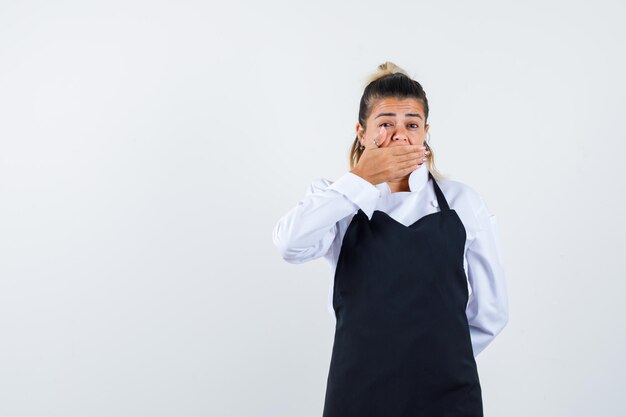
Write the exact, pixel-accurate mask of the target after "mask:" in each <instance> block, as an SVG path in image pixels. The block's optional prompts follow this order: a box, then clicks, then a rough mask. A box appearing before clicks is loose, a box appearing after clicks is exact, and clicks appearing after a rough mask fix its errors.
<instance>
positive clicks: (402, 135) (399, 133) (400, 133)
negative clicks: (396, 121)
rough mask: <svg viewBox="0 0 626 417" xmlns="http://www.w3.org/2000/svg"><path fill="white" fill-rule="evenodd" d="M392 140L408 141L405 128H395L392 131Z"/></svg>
mask: <svg viewBox="0 0 626 417" xmlns="http://www.w3.org/2000/svg"><path fill="white" fill-rule="evenodd" d="M392 140H393V141H394V142H408V140H409V137H408V135H407V134H406V130H403V129H402V128H399V129H397V130H396V131H395V132H394V135H393V139H392Z"/></svg>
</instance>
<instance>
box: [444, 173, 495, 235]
mask: <svg viewBox="0 0 626 417" xmlns="http://www.w3.org/2000/svg"><path fill="white" fill-rule="evenodd" d="M437 184H439V188H441V192H442V193H443V194H444V196H445V197H446V200H447V201H448V205H449V206H450V208H451V209H454V210H455V211H456V212H457V214H458V215H459V217H460V218H461V221H462V222H463V224H464V225H465V227H466V229H467V232H468V238H470V239H471V238H472V236H474V235H475V234H476V233H478V232H479V231H480V230H482V229H483V228H484V227H485V224H486V222H487V221H488V219H489V217H491V216H492V214H491V213H490V211H489V209H488V207H487V204H486V202H485V199H484V198H483V195H482V194H481V193H480V192H479V191H478V190H476V189H475V188H474V187H472V186H470V185H468V184H466V183H464V182H462V181H457V180H452V179H440V180H437Z"/></svg>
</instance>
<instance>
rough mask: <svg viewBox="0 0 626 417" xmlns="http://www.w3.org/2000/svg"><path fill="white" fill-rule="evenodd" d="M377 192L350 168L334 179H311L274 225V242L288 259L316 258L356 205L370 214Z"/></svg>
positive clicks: (325, 248)
mask: <svg viewBox="0 0 626 417" xmlns="http://www.w3.org/2000/svg"><path fill="white" fill-rule="evenodd" d="M379 196H380V191H379V189H378V188H377V187H376V186H374V185H373V184H371V183H370V182H368V181H367V180H365V179H363V178H361V177H360V176H358V175H356V174H353V173H352V172H346V173H345V174H344V175H342V176H341V177H339V178H338V179H337V180H336V181H334V182H331V181H329V180H325V179H318V180H314V181H313V182H312V183H311V185H310V186H309V189H308V190H307V192H306V194H305V196H304V197H303V198H302V199H300V201H298V204H297V205H296V206H295V207H293V208H292V209H291V210H289V211H288V212H287V213H286V214H285V215H284V216H282V217H281V218H280V219H279V221H278V223H277V224H276V226H275V227H274V230H273V233H272V238H273V241H274V245H276V247H277V248H278V249H279V251H280V254H281V256H282V257H283V259H284V260H286V261H287V262H290V263H302V262H306V261H310V260H313V259H316V258H319V257H321V256H323V255H324V254H325V253H326V252H327V251H328V249H329V248H330V246H331V244H332V242H333V240H334V238H335V235H336V234H337V230H338V227H337V222H339V221H340V220H341V219H343V218H344V217H346V216H348V215H350V214H353V213H354V212H355V211H356V210H358V209H359V208H360V209H361V210H363V212H365V214H366V215H367V216H368V217H370V218H371V216H372V213H373V211H374V209H375V207H376V204H377V202H378V198H379Z"/></svg>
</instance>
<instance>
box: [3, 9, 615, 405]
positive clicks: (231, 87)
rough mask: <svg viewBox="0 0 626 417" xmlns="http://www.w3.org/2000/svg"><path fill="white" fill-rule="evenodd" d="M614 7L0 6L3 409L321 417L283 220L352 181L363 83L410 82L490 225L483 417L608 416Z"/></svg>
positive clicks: (453, 171) (302, 294) (320, 271)
mask: <svg viewBox="0 0 626 417" xmlns="http://www.w3.org/2000/svg"><path fill="white" fill-rule="evenodd" d="M624 12H625V9H624V5H623V2H618V1H596V2H590V1H588V2H582V1H530V2H517V3H515V4H513V3H511V4H506V3H505V2H498V1H491V2H485V1H478V2H465V1H456V2H440V1H438V2H434V1H433V2H429V3H420V2H414V1H406V2H395V3H394V2H391V3H384V2H380V1H376V2H374V1H359V2H357V1H347V2H337V1H333V2H330V1H325V2H319V1H317V2H301V3H300V4H298V3H294V2H288V1H283V2H278V1H273V2H253V1H248V2H241V1H239V2H238V1H230V2H220V3H212V2H209V3H207V2H200V1H195V2H191V1H187V2H185V1H176V2H174V1H171V2H166V1H156V2H154V1H123V2H122V1H119V2H111V1H106V2H105V1H101V2H79V1H73V2H72V1H60V2H46V1H38V2H28V1H19V2H18V1H2V2H1V3H0V61H1V64H0V140H1V142H0V158H1V164H0V186H1V202H0V226H1V230H0V244H1V252H0V415H2V416H6V417H18V416H33V417H34V416H37V417H44V416H59V417H61V416H62V417H70V416H76V417H83V416H91V417H98V416H117V417H120V416H129V417H130V416H133V417H135V416H211V417H213V416H216V417H243V416H246V417H248V416H249V417H295V416H297V417H300V416H302V417H309V416H310V417H314V416H320V415H321V411H322V406H323V399H324V389H325V386H326V377H327V372H328V366H329V360H330V354H331V348H332V341H333V334H334V327H333V321H332V317H331V316H330V315H329V314H328V312H327V310H326V302H327V291H328V285H329V275H330V273H331V272H330V267H329V265H328V264H327V263H326V261H325V260H323V259H318V260H316V261H312V262H308V263H305V264H300V265H293V264H289V263H287V262H285V261H283V260H282V258H281V257H280V255H279V252H278V250H277V248H276V247H275V246H274V245H273V243H272V229H273V227H274V225H275V224H276V222H277V221H278V219H279V218H280V217H281V216H282V215H283V214H284V213H286V212H287V211H288V210H289V209H290V208H291V207H293V206H295V205H296V204H297V202H298V200H299V199H301V198H302V197H303V196H304V193H305V191H306V189H307V188H308V186H309V184H310V182H311V181H312V180H313V179H315V178H328V179H332V180H334V179H336V178H338V177H339V176H340V175H342V174H343V173H345V172H346V171H347V170H348V169H349V167H348V150H349V146H350V145H351V143H352V141H353V139H354V135H355V132H354V125H355V123H356V121H357V112H358V104H359V99H360V97H361V93H362V89H363V87H364V85H363V82H364V80H365V78H366V76H367V75H369V74H370V73H371V72H373V71H374V70H375V69H376V66H377V65H379V64H381V63H382V62H384V61H386V60H390V61H392V62H394V63H396V64H398V65H399V66H401V67H403V68H404V69H406V70H407V71H408V72H409V74H410V75H411V76H412V77H414V78H415V79H417V80H418V81H419V82H420V83H422V84H423V86H424V88H425V90H426V93H427V95H428V98H429V101H430V106H431V113H430V118H429V122H430V124H431V129H430V133H431V143H432V145H433V148H434V149H435V153H436V157H437V164H438V167H439V168H440V170H441V171H442V172H443V173H444V174H446V175H448V176H449V177H450V178H452V179H455V180H458V181H461V182H464V183H466V184H468V185H470V186H471V187H473V188H474V189H476V190H477V191H478V192H479V193H481V194H482V195H483V196H484V197H485V200H486V201H487V203H488V206H489V207H490V209H491V210H492V212H493V213H494V214H495V215H496V216H497V219H498V220H497V221H498V226H499V234H500V235H499V237H500V241H501V248H502V254H503V258H504V263H505V268H506V279H507V283H508V288H509V298H510V319H509V323H508V325H507V327H506V328H505V329H504V330H503V332H502V333H501V334H500V335H499V336H498V337H497V338H496V339H495V341H494V342H493V343H492V344H491V345H490V346H488V347H487V349H486V350H484V351H483V352H482V353H481V354H480V355H479V356H478V358H477V362H478V367H479V374H480V378H481V382H482V387H483V401H484V404H485V415H486V416H489V417H499V416H506V417H518V416H519V417H527V416H545V417H586V416H592V415H594V416H603V417H611V416H615V417H617V416H623V415H624V413H625V412H626V411H625V409H624V406H623V404H624V402H623V394H624V389H625V383H624V378H625V375H626V361H625V359H624V351H625V350H626V326H625V323H624V318H625V313H624V305H623V294H624V292H625V291H626V276H625V273H624V271H625V267H624V249H625V248H626V246H625V244H624V235H625V233H626V227H625V226H626V212H625V211H624V202H625V201H624V200H625V199H624V190H625V189H626V180H625V177H626V176H625V175H624V166H625V165H626V164H625V163H624V158H625V155H626V147H625V146H624V143H625V141H626V124H625V122H624V110H625V106H624V100H625V99H626V82H625V80H624V74H625V73H626V59H625V56H624V53H623V46H624V41H625V40H626V30H625V29H624V25H623V17H624Z"/></svg>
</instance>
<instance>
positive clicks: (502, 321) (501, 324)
mask: <svg viewBox="0 0 626 417" xmlns="http://www.w3.org/2000/svg"><path fill="white" fill-rule="evenodd" d="M508 323H509V309H508V307H504V308H502V309H500V311H499V314H498V315H497V317H496V319H495V320H494V336H496V335H498V334H500V332H501V331H502V330H503V329H504V328H505V327H506V325H507V324H508Z"/></svg>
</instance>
